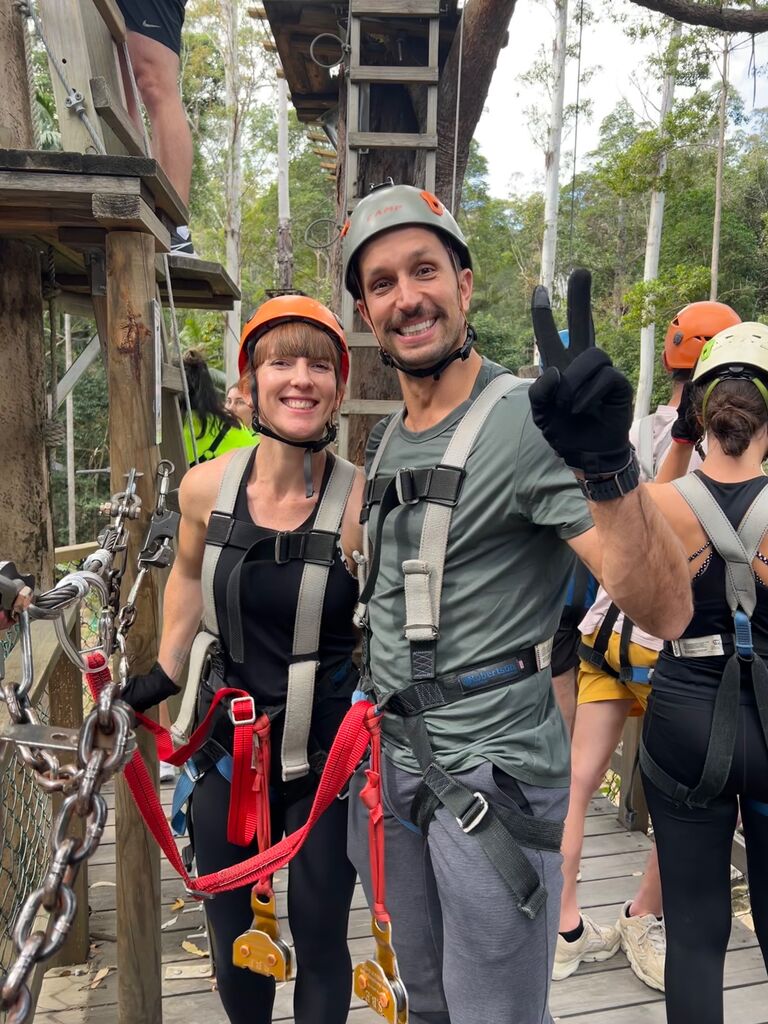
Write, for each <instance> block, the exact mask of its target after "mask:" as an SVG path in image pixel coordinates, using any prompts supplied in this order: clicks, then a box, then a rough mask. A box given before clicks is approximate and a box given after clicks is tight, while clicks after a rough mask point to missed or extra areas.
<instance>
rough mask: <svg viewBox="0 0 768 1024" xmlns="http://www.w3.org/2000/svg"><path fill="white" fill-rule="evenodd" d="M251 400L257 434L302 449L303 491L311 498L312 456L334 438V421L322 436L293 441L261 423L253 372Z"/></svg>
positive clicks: (312, 487)
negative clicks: (308, 439)
mask: <svg viewBox="0 0 768 1024" xmlns="http://www.w3.org/2000/svg"><path fill="white" fill-rule="evenodd" d="M251 401H252V403H253V418H252V420H251V425H252V427H253V429H254V430H255V431H256V432H257V433H258V434H263V435H264V437H271V438H272V440H273V441H279V442H280V443H281V444H287V445H290V446H291V448H303V449H304V493H305V495H306V497H307V498H311V497H312V496H313V495H314V493H315V485H314V481H313V479H312V456H313V455H314V454H316V453H317V452H321V451H322V450H323V448H327V447H328V445H329V444H332V443H333V442H334V441H335V440H336V425H335V424H334V423H327V424H326V426H325V433H324V434H323V436H322V437H320V438H316V439H315V440H310V441H294V440H293V439H292V438H290V437H283V435H282V434H278V433H277V431H275V430H273V429H272V428H271V427H269V426H267V425H266V424H265V423H262V421H261V420H260V419H259V396H258V394H257V391H256V375H255V374H254V373H252V374H251Z"/></svg>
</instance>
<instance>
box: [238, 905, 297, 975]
mask: <svg viewBox="0 0 768 1024" xmlns="http://www.w3.org/2000/svg"><path fill="white" fill-rule="evenodd" d="M251 910H253V922H252V924H251V927H250V928H249V929H248V931H247V932H245V933H244V934H243V935H241V936H240V937H239V938H237V939H235V942H234V946H233V947H232V962H233V963H234V965H235V967H247V968H248V970H249V971H253V972H254V974H264V975H266V976H267V977H268V978H274V979H275V981H291V979H292V978H293V975H294V964H293V950H292V949H291V947H290V945H289V944H288V943H287V942H286V941H285V940H284V939H281V938H280V924H279V923H278V920H277V910H276V909H275V894H274V893H273V892H270V893H269V895H268V896H260V895H259V894H258V893H257V892H256V888H255V887H254V889H253V891H252V893H251Z"/></svg>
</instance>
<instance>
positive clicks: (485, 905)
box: [349, 757, 568, 1024]
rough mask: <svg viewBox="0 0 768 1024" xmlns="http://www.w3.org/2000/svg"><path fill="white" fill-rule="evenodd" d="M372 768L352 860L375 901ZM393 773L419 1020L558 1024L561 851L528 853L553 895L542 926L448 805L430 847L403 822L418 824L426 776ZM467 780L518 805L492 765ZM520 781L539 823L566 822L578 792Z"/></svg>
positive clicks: (390, 853) (400, 926) (406, 971)
mask: <svg viewBox="0 0 768 1024" xmlns="http://www.w3.org/2000/svg"><path fill="white" fill-rule="evenodd" d="M364 767H366V766H363V768H364ZM363 768H361V769H359V770H358V772H357V773H356V775H355V777H354V778H353V780H352V784H351V785H350V799H349V815H350V820H349V858H350V860H351V861H352V863H353V864H354V865H355V867H356V868H357V871H358V873H359V875H360V877H361V879H362V881H363V887H364V888H365V892H366V896H367V898H368V902H369V904H371V903H372V897H371V885H370V861H369V856H368V820H367V819H368V815H367V811H366V810H365V808H364V806H363V805H362V803H361V801H360V800H359V799H358V797H359V793H360V790H361V789H362V787H363V785H364V784H365V776H364V771H363ZM382 772H383V776H384V786H383V791H384V801H383V802H384V824H385V845H386V901H387V909H388V910H389V912H390V914H391V916H392V936H393V942H394V946H395V951H396V953H397V958H398V963H399V966H400V974H401V976H402V979H403V983H404V984H405V987H406V989H407V991H408V999H409V1008H410V1024H552V1017H551V1015H550V1013H549V1009H548V1005H547V1003H548V993H549V980H550V977H551V975H552V963H553V960H554V955H555V943H556V940H557V926H558V918H559V910H560V892H561V888H562V875H561V873H560V865H561V862H562V857H561V856H560V854H559V853H542V852H539V851H537V850H525V853H526V855H527V856H528V857H529V859H530V860H531V862H532V863H533V865H534V867H535V868H536V870H537V872H538V873H539V876H540V877H541V878H542V879H543V880H544V884H545V886H546V888H547V891H548V893H549V897H548V899H547V902H546V905H545V907H544V909H543V910H542V911H540V913H539V914H538V916H537V917H536V919H535V920H534V921H530V920H528V918H526V917H524V916H523V915H522V914H521V913H520V911H519V910H517V908H516V907H515V904H514V901H513V899H512V896H511V894H510V892H509V890H508V889H507V887H506V885H505V884H504V882H503V881H502V879H501V876H500V875H499V874H498V872H497V871H496V869H495V868H494V867H493V865H492V864H491V863H490V861H489V860H488V858H487V857H486V855H485V853H484V852H483V850H482V847H481V846H480V844H479V843H478V841H477V839H475V838H474V837H473V836H472V835H471V834H470V835H466V834H465V833H464V832H462V831H461V829H460V828H459V826H458V823H457V822H456V820H455V819H454V818H453V817H452V816H451V815H450V814H449V812H448V811H446V809H445V808H444V807H440V808H439V809H438V811H437V813H436V815H435V818H434V819H433V821H432V824H431V826H430V829H429V838H428V839H427V840H425V839H424V838H423V836H422V835H421V833H420V832H418V831H412V830H411V829H412V827H413V826H411V828H408V827H406V825H404V824H402V822H407V823H408V825H410V818H409V810H410V805H411V800H412V799H413V796H414V793H415V792H416V789H417V788H418V785H419V782H420V776H418V775H411V774H409V773H408V772H404V771H402V770H401V769H399V768H396V767H395V766H394V765H393V764H392V763H391V762H389V761H388V760H387V758H386V757H383V758H382ZM455 777H456V779H458V780H459V781H461V782H463V783H464V784H465V785H467V786H469V788H470V789H472V790H473V791H474V790H479V791H480V792H482V793H485V794H486V795H488V796H490V797H492V798H493V800H494V801H495V802H498V803H501V804H503V805H505V806H507V807H516V806H517V804H516V802H515V800H514V799H513V797H512V796H511V795H510V794H509V793H507V792H505V791H504V783H505V779H506V778H507V777H506V776H505V775H504V774H503V773H502V772H500V771H499V769H497V768H493V766H492V765H491V764H490V763H489V762H485V763H484V764H482V765H481V766H480V767H478V768H474V769H472V770H471V771H469V772H462V773H460V774H456V776H455ZM517 785H518V786H519V787H520V790H521V791H522V793H523V795H524V797H525V799H526V800H527V801H528V804H529V806H530V811H531V813H533V815H534V816H535V817H542V818H549V819H551V820H554V821H562V820H563V819H564V818H565V814H566V811H567V809H568V790H567V789H544V788H541V787H538V786H529V785H527V784H526V783H523V782H518V783H517ZM512 789H513V791H514V787H512ZM398 819H400V820H398Z"/></svg>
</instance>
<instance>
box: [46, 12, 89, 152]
mask: <svg viewBox="0 0 768 1024" xmlns="http://www.w3.org/2000/svg"><path fill="white" fill-rule="evenodd" d="M39 11H40V18H41V21H42V23H43V28H44V30H45V36H46V40H47V42H48V46H49V47H50V49H51V52H52V53H53V55H54V56H55V57H56V59H57V60H58V61H59V62H60V63H62V64H63V66H64V69H65V72H66V78H67V84H68V85H69V87H70V89H76V90H77V92H79V93H80V94H81V95H82V97H83V104H84V107H85V113H86V114H87V116H88V119H89V121H90V123H91V126H92V128H93V130H94V132H95V134H96V136H97V138H98V140H99V143H100V144H101V145H102V146H103V145H104V137H103V135H102V131H101V127H100V125H99V119H98V118H97V116H96V111H95V110H94V108H93V103H92V102H91V98H90V95H89V91H88V83H89V82H90V80H91V78H92V71H91V62H90V58H89V56H88V47H87V44H86V38H85V28H84V25H83V17H82V12H81V10H80V0H40V4H39ZM49 67H50V72H51V83H52V85H53V95H54V98H55V100H56V110H57V112H58V115H59V130H60V132H61V144H62V147H63V149H65V150H72V151H73V152H75V153H88V152H91V153H93V152H99V147H98V146H97V145H96V144H95V143H94V141H93V139H92V138H91V136H90V133H89V132H88V130H87V128H86V127H85V125H84V124H83V122H82V121H81V119H80V117H79V116H78V115H77V114H76V113H75V111H74V109H72V108H70V107H68V106H67V90H66V89H65V88H64V86H63V85H62V82H61V80H60V78H59V76H58V74H57V73H56V71H55V69H54V68H53V67H52V66H51V63H50V61H49Z"/></svg>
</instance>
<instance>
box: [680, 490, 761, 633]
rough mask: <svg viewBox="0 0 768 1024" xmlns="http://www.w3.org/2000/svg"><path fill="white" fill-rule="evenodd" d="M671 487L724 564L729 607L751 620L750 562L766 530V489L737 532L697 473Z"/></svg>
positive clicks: (752, 585) (754, 600) (752, 583)
mask: <svg viewBox="0 0 768 1024" xmlns="http://www.w3.org/2000/svg"><path fill="white" fill-rule="evenodd" d="M674 486H675V487H676V488H677V490H678V491H679V492H680V494H681V495H682V496H683V498H684V499H685V501H686V502H687V503H688V505H689V507H690V509H691V511H692V512H693V514H694V515H695V516H696V518H697V519H698V520H699V522H700V523H701V525H702V528H703V529H704V532H705V533H706V534H707V536H708V537H709V539H710V540H711V541H712V546H713V547H714V548H715V550H716V551H717V553H718V554H719V555H720V557H721V558H722V559H723V561H724V562H725V566H726V599H727V601H728V607H729V608H730V609H731V611H736V609H737V608H742V609H743V610H744V611H745V612H746V613H747V615H748V616H749V617H750V618H751V616H752V613H753V612H754V610H755V605H756V603H757V592H756V589H755V576H754V572H753V570H752V562H753V560H754V558H755V555H756V554H757V550H758V548H759V547H760V542H761V541H762V539H763V536H764V535H765V532H766V530H767V529H768V487H764V488H763V489H762V490H761V491H760V493H759V494H758V495H757V497H756V498H755V500H754V501H753V502H752V504H751V506H750V507H749V509H748V510H747V513H746V515H745V516H744V518H743V519H742V521H741V524H740V526H739V529H738V531H737V530H735V529H734V528H733V526H732V525H731V523H730V521H729V520H728V517H727V516H726V514H725V513H724V512H723V510H722V509H721V508H720V506H719V505H718V503H717V501H716V500H715V498H714V496H713V495H712V493H711V492H710V490H709V489H708V487H707V486H706V484H705V483H704V482H703V481H702V480H701V478H700V477H699V476H698V475H697V474H696V473H689V474H688V475H687V476H684V477H682V478H681V479H680V480H675V481H674Z"/></svg>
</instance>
